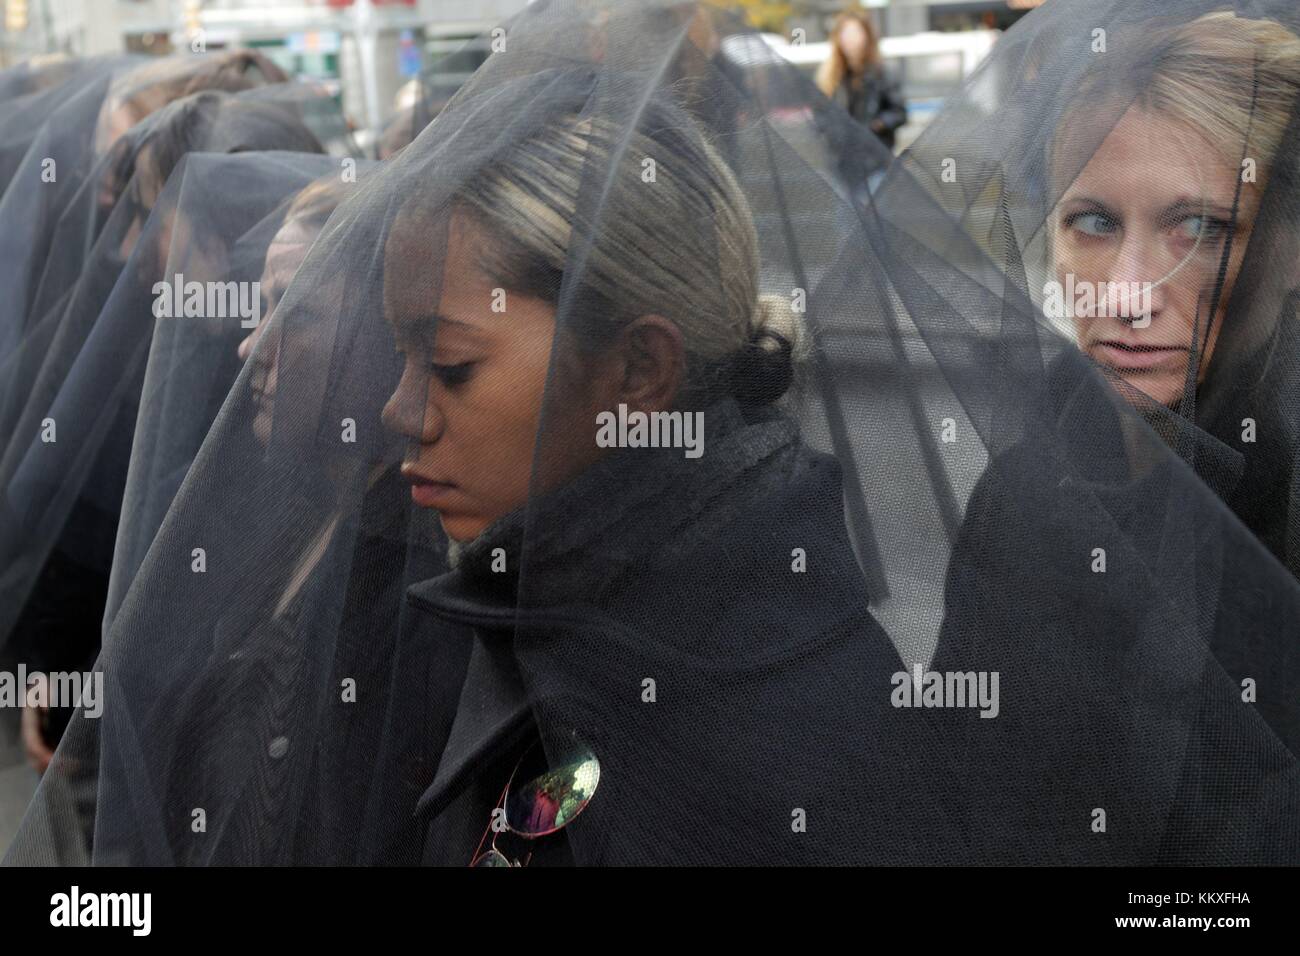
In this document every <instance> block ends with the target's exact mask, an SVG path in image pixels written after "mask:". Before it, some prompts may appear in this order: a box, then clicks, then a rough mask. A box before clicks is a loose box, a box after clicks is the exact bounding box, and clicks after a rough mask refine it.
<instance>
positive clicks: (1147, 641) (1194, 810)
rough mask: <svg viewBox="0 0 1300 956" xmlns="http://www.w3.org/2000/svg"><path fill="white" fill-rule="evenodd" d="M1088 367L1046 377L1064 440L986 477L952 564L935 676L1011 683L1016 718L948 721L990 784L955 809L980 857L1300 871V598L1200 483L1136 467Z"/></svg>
mask: <svg viewBox="0 0 1300 956" xmlns="http://www.w3.org/2000/svg"><path fill="white" fill-rule="evenodd" d="M1073 358H1077V357H1069V358H1067V359H1065V360H1062V361H1060V362H1058V363H1057V364H1056V365H1055V366H1054V367H1053V368H1052V369H1051V370H1050V371H1049V403H1050V405H1051V408H1050V413H1049V415H1048V416H1047V417H1048V418H1049V419H1053V420H1054V427H1053V428H1052V429H1051V430H1048V429H1047V428H1044V430H1043V432H1042V434H1038V435H1035V436H1034V437H1033V439H1032V440H1027V441H1024V442H1022V443H1020V444H1018V445H1016V446H1014V447H1012V448H1011V449H1009V450H1008V451H1006V452H1005V453H1003V454H1001V455H999V456H997V457H996V458H995V459H994V460H993V461H992V462H991V463H990V465H989V467H988V469H987V470H986V472H985V474H984V475H983V477H982V478H981V479H980V481H979V482H978V484H977V486H976V488H975V490H974V492H973V494H972V495H971V498H970V502H969V504H968V506H967V511H966V517H965V520H964V523H963V525H962V527H961V530H960V533H959V536H958V539H957V541H956V543H955V546H954V549H953V553H952V558H951V563H950V566H949V572H948V584H947V593H946V616H945V620H944V624H943V629H942V632H941V635H940V640H939V645H938V649H937V651H936V655H935V659H934V661H933V663H932V668H933V669H934V670H937V671H947V670H960V671H964V670H969V669H975V670H997V671H1000V672H1001V691H1002V701H1001V707H1002V713H1001V714H1000V715H999V717H998V719H996V720H978V719H976V720H970V719H966V718H967V715H965V714H954V715H952V720H953V735H954V737H955V738H956V739H957V741H958V742H959V744H958V745H959V747H960V748H961V750H962V752H963V753H964V754H966V759H967V760H968V761H969V762H971V763H972V764H976V763H982V764H984V765H985V766H986V767H987V772H986V773H983V774H967V775H964V776H963V777H962V778H961V781H962V786H961V787H959V788H957V789H956V790H955V791H954V796H955V798H956V800H957V801H958V803H959V804H960V806H961V808H962V809H961V810H960V811H959V813H960V815H961V816H962V818H963V819H964V820H966V821H967V823H966V824H964V825H965V826H967V828H968V831H969V832H971V833H972V834H973V836H974V839H975V845H974V847H973V851H974V852H975V853H976V855H977V856H978V857H980V858H986V859H996V860H1000V861H1005V862H1016V863H1120V864H1136V863H1153V862H1176V863H1191V862H1197V863H1202V862H1203V863H1247V862H1250V863H1258V862H1266V861H1286V862H1295V861H1296V860H1297V859H1300V827H1298V826H1297V815H1296V812H1297V808H1300V800H1298V799H1297V794H1300V777H1298V775H1297V772H1296V765H1295V758H1294V753H1295V752H1296V751H1295V746H1296V743H1297V741H1300V736H1298V735H1297V724H1296V712H1297V706H1296V700H1297V696H1296V691H1297V688H1298V687H1300V684H1298V683H1297V678H1296V674H1297V658H1296V654H1295V652H1294V651H1293V650H1292V648H1293V646H1294V641H1293V640H1291V639H1290V637H1289V632H1288V628H1289V627H1293V626H1294V622H1295V621H1297V620H1300V613H1298V612H1300V608H1297V607H1296V601H1295V598H1294V593H1293V592H1294V590H1295V589H1294V588H1293V587H1292V586H1291V582H1290V581H1289V576H1288V575H1287V574H1286V572H1285V570H1284V569H1283V568H1281V567H1280V566H1279V565H1277V564H1275V563H1274V562H1273V561H1272V560H1271V559H1270V558H1268V557H1267V556H1266V555H1265V554H1264V552H1263V550H1262V549H1259V548H1258V547H1257V546H1256V545H1255V544H1254V542H1253V541H1252V540H1251V539H1250V536H1249V534H1248V533H1247V532H1246V531H1245V529H1243V528H1241V527H1240V526H1238V525H1237V524H1236V522H1235V521H1234V520H1233V519H1232V518H1231V516H1230V515H1229V514H1228V512H1227V510H1226V509H1225V508H1223V507H1221V506H1220V503H1219V502H1218V501H1217V499H1216V497H1215V495H1214V494H1212V493H1211V492H1210V490H1209V489H1207V488H1206V486H1205V485H1204V483H1203V482H1202V481H1201V480H1200V479H1198V478H1196V477H1195V476H1194V475H1193V473H1192V471H1191V470H1190V469H1188V468H1187V467H1185V466H1184V465H1183V464H1182V463H1181V462H1179V461H1177V460H1176V459H1174V457H1173V456H1172V455H1168V454H1163V455H1159V454H1157V455H1151V456H1146V457H1147V460H1146V462H1145V464H1144V463H1143V462H1142V461H1141V458H1142V457H1143V456H1141V455H1136V456H1135V454H1134V452H1133V446H1132V445H1131V444H1130V443H1128V442H1126V440H1125V438H1124V437H1123V436H1124V426H1121V425H1120V412H1119V411H1118V410H1117V406H1116V405H1115V404H1113V403H1116V402H1122V401H1123V399H1122V398H1120V397H1119V396H1118V395H1117V394H1116V393H1114V392H1112V391H1111V390H1110V389H1109V388H1108V387H1106V386H1105V385H1104V384H1103V383H1102V382H1101V380H1100V378H1099V377H1098V376H1097V375H1096V374H1095V373H1093V372H1091V371H1088V370H1085V369H1084V368H1083V367H1082V365H1081V364H1080V363H1081V361H1082V360H1079V362H1074V361H1071V359H1073ZM1130 424H1131V425H1136V426H1137V427H1138V429H1139V431H1140V430H1141V423H1140V422H1136V421H1134V422H1130ZM1144 437H1145V440H1147V441H1148V442H1151V441H1152V436H1150V434H1149V433H1146V434H1145V436H1144ZM1139 440H1141V439H1139ZM1194 441H1195V445H1194V446H1188V445H1187V444H1184V446H1183V447H1184V451H1185V452H1189V453H1190V454H1189V457H1191V458H1192V460H1193V461H1194V462H1196V463H1197V467H1198V469H1203V470H1204V474H1206V475H1212V476H1215V478H1216V480H1219V481H1228V482H1229V483H1230V481H1231V475H1232V474H1233V473H1234V472H1235V471H1236V470H1237V469H1238V467H1239V466H1238V465H1237V464H1234V453H1233V452H1231V451H1230V450H1229V449H1227V448H1225V447H1223V446H1221V445H1218V444H1217V443H1216V442H1214V440H1213V439H1210V438H1209V437H1208V436H1205V435H1203V434H1202V435H1199V436H1197V437H1196V438H1195V439H1194ZM1217 490H1218V491H1220V492H1222V491H1223V490H1224V489H1223V488H1219V489H1217ZM1095 548H1101V549H1104V551H1105V559H1106V566H1105V571H1104V572H1103V573H1097V572H1094V570H1093V569H1094V567H1095V564H1094V562H1095V560H1096V558H1095V557H1094V554H1095V552H1094V550H1093V549H1095ZM1245 677H1252V678H1254V679H1255V680H1257V682H1258V687H1259V701H1258V702H1257V703H1246V702H1244V701H1243V698H1242V686H1241V680H1242V679H1243V678H1245ZM1097 808H1101V809H1103V810H1105V811H1106V817H1107V830H1106V832H1104V833H1101V832H1094V830H1093V828H1092V820H1093V813H1094V811H1095V810H1096V809H1097ZM981 819H984V820H989V821H990V822H991V825H989V826H986V827H980V826H978V825H974V824H972V823H971V822H970V821H972V820H981Z"/></svg>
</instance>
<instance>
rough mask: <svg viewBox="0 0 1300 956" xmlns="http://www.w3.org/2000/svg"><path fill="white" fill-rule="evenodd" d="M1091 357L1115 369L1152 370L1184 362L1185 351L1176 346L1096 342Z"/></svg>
mask: <svg viewBox="0 0 1300 956" xmlns="http://www.w3.org/2000/svg"><path fill="white" fill-rule="evenodd" d="M1093 355H1094V356H1095V357H1096V359H1097V360H1098V361H1099V362H1101V363H1102V364H1104V365H1109V366H1110V367H1111V368H1116V369H1132V370H1141V369H1152V368H1157V367H1159V366H1161V365H1168V364H1170V363H1171V361H1174V360H1177V361H1178V363H1179V364H1183V363H1185V361H1186V356H1187V349H1185V348H1182V347H1181V346H1176V345H1130V344H1128V343H1127V342H1117V341H1108V342H1098V343H1097V344H1096V345H1094V346H1093Z"/></svg>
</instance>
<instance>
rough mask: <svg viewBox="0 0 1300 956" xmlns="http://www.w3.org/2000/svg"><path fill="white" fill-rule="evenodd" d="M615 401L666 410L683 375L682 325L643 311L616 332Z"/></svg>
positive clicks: (641, 408)
mask: <svg viewBox="0 0 1300 956" xmlns="http://www.w3.org/2000/svg"><path fill="white" fill-rule="evenodd" d="M616 348H617V350H618V354H619V358H620V363H619V364H620V367H621V376H620V377H621V381H620V382H619V383H618V386H617V393H618V395H617V398H618V401H619V402H621V403H624V404H626V405H627V406H628V408H630V409H632V410H634V411H643V412H655V411H667V410H668V409H671V408H672V407H673V406H674V404H676V400H677V393H678V392H679V391H680V390H681V387H682V383H683V381H684V380H685V378H686V343H685V340H684V339H683V338H682V332H681V329H679V328H678V327H677V326H676V325H675V324H673V323H672V322H670V321H668V320H667V319H665V318H664V317H663V316H661V315H643V316H641V318H639V319H637V320H636V321H635V322H633V323H631V324H630V325H628V326H627V327H626V328H625V329H623V331H622V332H621V333H620V334H619V339H618V343H617V345H616Z"/></svg>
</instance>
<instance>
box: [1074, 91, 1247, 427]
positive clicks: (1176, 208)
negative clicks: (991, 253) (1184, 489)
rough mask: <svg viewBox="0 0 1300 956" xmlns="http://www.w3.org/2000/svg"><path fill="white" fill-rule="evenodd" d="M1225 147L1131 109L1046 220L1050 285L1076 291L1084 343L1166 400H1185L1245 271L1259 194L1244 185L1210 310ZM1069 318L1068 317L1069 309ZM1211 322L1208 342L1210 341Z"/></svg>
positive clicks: (1228, 209) (1228, 191) (1224, 227)
mask: <svg viewBox="0 0 1300 956" xmlns="http://www.w3.org/2000/svg"><path fill="white" fill-rule="evenodd" d="M1227 152H1228V149H1227V148H1226V144H1217V145H1216V144H1212V143H1209V142H1207V141H1206V140H1205V139H1204V137H1202V136H1201V135H1199V134H1198V133H1197V132H1196V131H1194V130H1191V129H1189V128H1188V127H1187V126H1185V125H1181V124H1178V123H1175V122H1173V121H1171V120H1169V119H1166V118H1164V117H1163V116H1160V115H1158V114H1155V113H1151V112H1147V111H1145V110H1142V109H1139V108H1137V107H1134V108H1132V109H1130V110H1129V111H1128V112H1127V113H1125V114H1124V116H1123V117H1122V118H1121V119H1120V121H1119V122H1118V123H1117V124H1116V125H1115V127H1114V128H1113V129H1112V130H1111V132H1110V133H1109V135H1108V136H1107V137H1106V139H1105V140H1104V141H1103V142H1102V145H1101V147H1100V148H1099V149H1098V150H1097V151H1096V152H1095V153H1094V154H1093V156H1092V158H1091V159H1090V160H1089V161H1088V163H1087V165H1086V166H1085V167H1084V169H1083V170H1082V171H1081V172H1080V173H1079V175H1078V176H1077V177H1076V178H1075V180H1074V182H1073V183H1071V184H1070V186H1069V187H1068V188H1067V189H1066V191H1065V193H1064V195H1063V196H1062V198H1061V201H1060V203H1059V205H1058V206H1057V207H1056V209H1055V210H1054V212H1053V215H1052V220H1051V243H1052V256H1053V260H1054V267H1055V272H1056V280H1057V281H1058V282H1059V283H1060V284H1061V286H1062V287H1063V288H1064V289H1066V290H1068V289H1070V288H1074V289H1076V290H1082V288H1083V285H1084V284H1089V285H1090V286H1091V287H1092V289H1093V290H1094V292H1095V294H1093V295H1092V296H1091V298H1092V301H1093V303H1094V305H1093V307H1092V308H1088V307H1087V305H1086V301H1084V300H1082V299H1081V298H1080V293H1079V292H1076V295H1075V297H1074V298H1073V300H1072V301H1067V302H1066V305H1067V308H1068V307H1069V306H1070V305H1071V304H1072V303H1073V304H1075V305H1078V304H1079V303H1080V302H1081V301H1084V304H1083V307H1082V308H1081V309H1078V310H1077V311H1075V312H1074V314H1073V322H1074V327H1075V331H1076V333H1077V335H1078V340H1079V346H1080V347H1081V348H1082V349H1083V350H1084V352H1086V353H1087V354H1088V355H1089V356H1090V357H1091V358H1092V359H1093V360H1095V361H1096V362H1098V363H1099V364H1101V365H1104V366H1106V367H1108V368H1110V369H1113V370H1114V371H1115V372H1116V373H1117V374H1118V375H1119V376H1120V377H1122V378H1123V379H1124V381H1125V382H1127V383H1128V384H1130V385H1132V386H1133V387H1134V388H1135V389H1137V390H1138V391H1140V392H1142V393H1144V394H1146V395H1147V396H1149V397H1150V398H1152V399H1154V400H1155V401H1157V402H1160V403H1161V404H1166V405H1168V404H1172V403H1173V402H1175V401H1177V400H1178V399H1179V398H1181V397H1182V395H1183V392H1184V388H1185V385H1186V381H1187V372H1188V367H1189V365H1188V363H1189V362H1191V361H1192V356H1193V347H1194V345H1195V346H1196V351H1197V352H1198V362H1199V365H1198V374H1197V377H1196V380H1197V381H1198V382H1199V380H1200V378H1201V376H1203V375H1204V370H1205V369H1206V367H1207V366H1208V363H1209V360H1210V357H1211V355H1212V354H1213V352H1214V348H1215V345H1216V344H1217V341H1218V337H1219V334H1220V326H1221V325H1222V318H1223V313H1224V309H1225V306H1226V303H1227V300H1228V297H1229V294H1230V293H1231V291H1232V287H1233V284H1234V282H1235V280H1236V277H1237V273H1238V271H1239V270H1240V268H1241V258H1242V255H1243V252H1244V249H1245V246H1246V236H1247V233H1248V232H1249V227H1250V223H1251V222H1253V219H1254V209H1255V203H1257V201H1258V200H1257V194H1256V192H1255V190H1254V189H1253V188H1251V187H1245V188H1243V189H1242V190H1241V202H1240V207H1239V209H1238V214H1237V221H1236V226H1235V235H1234V236H1233V242H1232V254H1231V257H1230V259H1229V261H1228V268H1227V271H1226V274H1225V282H1224V284H1223V288H1222V292H1221V294H1220V297H1219V301H1218V307H1217V314H1216V315H1215V316H1214V321H1213V322H1212V323H1211V322H1209V319H1210V316H1209V314H1208V313H1209V309H1210V305H1211V300H1212V298H1213V293H1214V290H1215V287H1216V284H1217V279H1218V275H1219V269H1220V263H1221V259H1222V255H1223V251H1224V248H1225V244H1226V242H1227V240H1228V237H1229V236H1230V235H1232V234H1233V233H1234V225H1233V202H1234V197H1235V196H1236V193H1237V184H1238V176H1239V175H1240V170H1239V168H1238V167H1237V166H1236V165H1235V164H1234V163H1233V161H1231V160H1229V159H1226V158H1224V157H1225V155H1226V153H1227ZM1067 314H1069V313H1068V312H1067ZM1207 323H1208V326H1209V328H1208V335H1207Z"/></svg>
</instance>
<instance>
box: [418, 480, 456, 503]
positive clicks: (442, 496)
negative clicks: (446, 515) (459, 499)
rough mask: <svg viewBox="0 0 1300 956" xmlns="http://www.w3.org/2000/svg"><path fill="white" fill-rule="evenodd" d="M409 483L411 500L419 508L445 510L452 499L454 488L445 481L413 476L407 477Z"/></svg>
mask: <svg viewBox="0 0 1300 956" xmlns="http://www.w3.org/2000/svg"><path fill="white" fill-rule="evenodd" d="M406 480H407V481H409V482H410V483H411V500H412V501H413V502H415V503H416V504H417V505H419V506H420V507H421V508H436V509H442V508H445V507H446V506H447V505H448V504H449V503H450V500H451V499H452V498H453V497H454V495H455V492H456V486H455V485H453V484H451V483H449V482H446V481H430V480H428V479H427V478H420V477H418V476H415V475H408V476H407V478H406Z"/></svg>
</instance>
